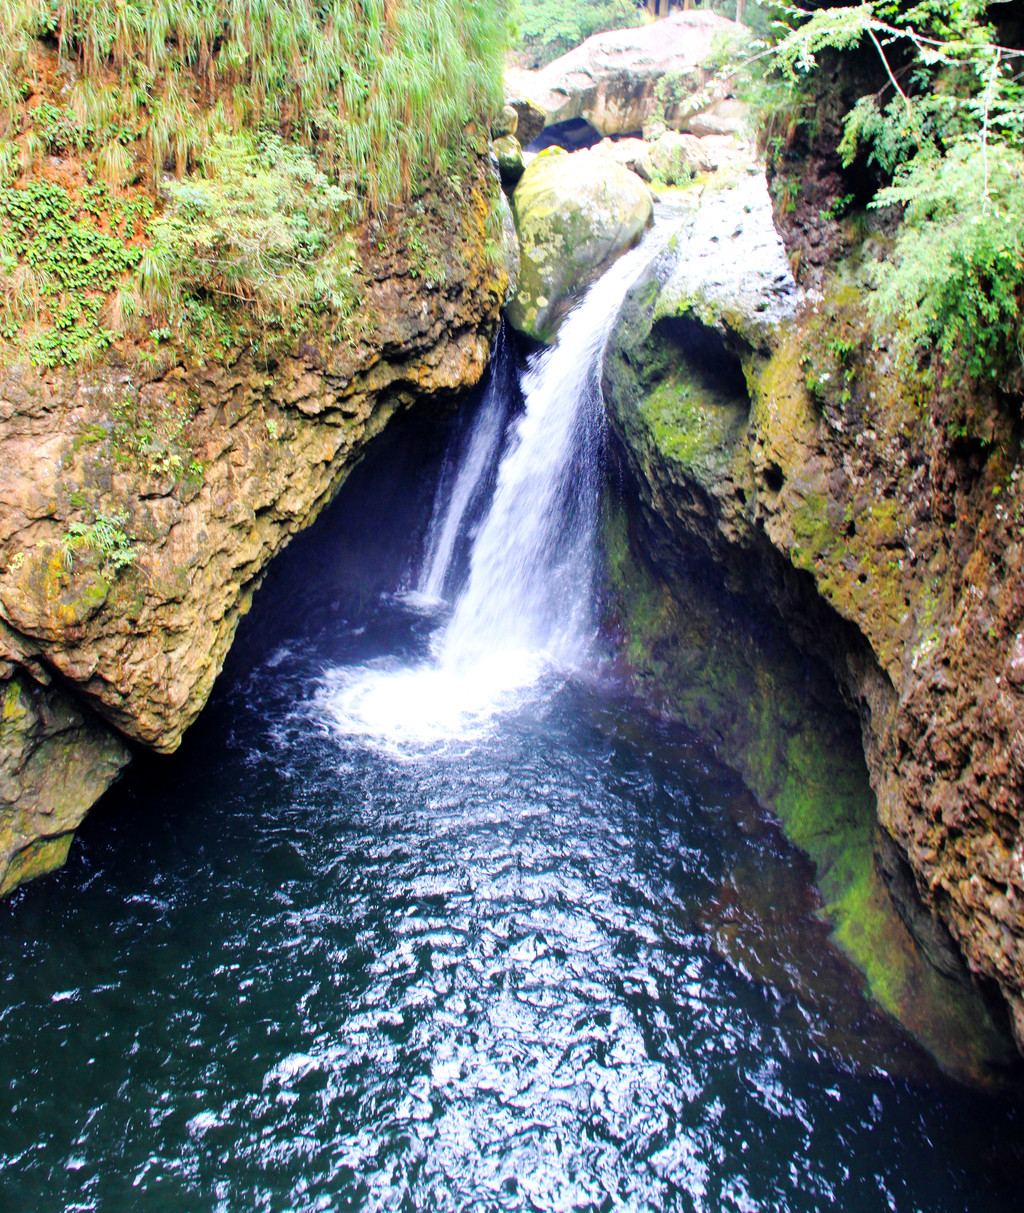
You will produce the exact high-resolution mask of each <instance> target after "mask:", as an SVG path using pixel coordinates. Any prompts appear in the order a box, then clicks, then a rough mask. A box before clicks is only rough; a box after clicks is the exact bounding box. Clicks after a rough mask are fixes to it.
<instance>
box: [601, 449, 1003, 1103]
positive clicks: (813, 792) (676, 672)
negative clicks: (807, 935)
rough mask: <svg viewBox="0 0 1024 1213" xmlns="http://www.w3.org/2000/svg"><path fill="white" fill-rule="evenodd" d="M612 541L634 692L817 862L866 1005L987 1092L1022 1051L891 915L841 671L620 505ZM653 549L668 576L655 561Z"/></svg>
mask: <svg viewBox="0 0 1024 1213" xmlns="http://www.w3.org/2000/svg"><path fill="white" fill-rule="evenodd" d="M684 457H685V456H684ZM604 540H605V556H606V567H607V570H608V577H609V591H608V603H609V607H610V622H611V623H612V624H613V626H614V628H615V630H616V631H617V632H618V634H619V635H620V636H621V637H622V639H623V653H624V656H625V658H626V661H627V663H628V668H629V671H630V674H631V677H632V679H633V683H634V686H635V687H636V688H637V690H639V691H640V692H641V694H642V695H643V697H644V698H645V699H646V700H647V701H648V703H650V704H651V706H652V707H654V708H655V709H656V710H657V711H658V712H659V714H660V715H663V716H669V717H672V718H675V719H678V720H680V721H682V722H684V723H685V724H686V725H687V726H688V727H689V728H691V729H693V731H694V732H696V733H697V734H698V735H700V736H702V737H703V738H704V739H705V740H707V741H708V742H709V743H711V744H713V745H714V746H715V750H716V753H717V755H718V756H719V757H720V758H721V759H722V760H723V761H725V762H726V763H727V764H729V765H730V766H732V767H733V768H734V769H735V770H736V771H738V773H739V774H740V775H741V776H742V777H743V779H744V780H745V781H746V783H747V785H748V786H749V787H750V789H751V791H752V792H753V793H754V795H755V796H756V797H757V799H758V800H759V801H760V802H761V803H762V804H763V805H765V806H767V807H768V808H770V809H772V810H773V811H774V812H775V813H776V814H777V816H778V819H779V821H780V823H781V825H782V828H783V831H784V832H785V834H786V836H787V837H788V838H789V839H790V840H791V841H792V842H793V843H795V844H796V845H797V846H798V847H799V848H800V849H801V850H803V851H804V852H805V853H806V854H807V855H808V856H809V857H810V859H811V860H812V861H813V863H814V867H815V875H816V883H817V885H818V889H819V891H820V894H821V909H822V912H823V914H824V916H825V917H826V918H827V920H828V921H829V923H830V924H831V926H832V928H833V939H834V941H835V943H836V944H837V945H838V947H839V949H840V950H841V951H842V952H843V953H844V954H845V955H846V956H847V958H848V959H849V960H851V961H852V962H853V963H854V964H855V965H856V966H857V968H858V969H860V971H861V972H862V973H863V975H864V979H865V987H866V991H867V993H868V994H869V995H870V996H871V997H872V998H873V999H874V1000H875V1001H876V1002H877V1003H878V1004H879V1005H880V1006H881V1007H883V1008H884V1009H885V1010H886V1011H887V1012H888V1013H889V1014H890V1015H892V1016H893V1017H894V1018H895V1019H897V1020H898V1021H899V1022H900V1023H901V1024H902V1025H903V1026H904V1027H905V1028H906V1029H907V1030H908V1031H909V1032H910V1033H911V1035H913V1036H914V1037H915V1038H916V1039H917V1040H918V1041H919V1042H920V1043H921V1044H923V1045H924V1046H925V1048H927V1049H928V1050H929V1051H930V1052H931V1053H932V1054H933V1055H934V1056H935V1057H936V1058H937V1059H938V1061H939V1062H940V1064H942V1065H943V1066H944V1067H945V1068H947V1069H948V1070H950V1071H951V1072H953V1073H956V1074H958V1075H960V1076H961V1077H964V1078H967V1079H972V1080H979V1081H988V1080H990V1079H991V1078H993V1077H998V1076H999V1075H1000V1074H1001V1073H1002V1072H1003V1071H1004V1070H1006V1071H1009V1070H1010V1068H1011V1066H1012V1064H1013V1052H1012V1046H1011V1045H1010V1042H1009V1041H1008V1039H1007V1038H1006V1036H1005V1034H1004V1033H1003V1032H1001V1031H1000V1029H999V1028H998V1027H997V1026H996V1024H995V1022H994V1021H993V1020H992V1018H991V1017H990V1015H989V1012H988V1010H987V1008H986V1006H985V1004H984V1003H983V1002H982V1000H981V999H980V998H979V996H978V995H977V994H976V993H975V991H974V990H973V988H972V987H971V985H970V982H969V979H968V977H967V973H966V970H965V968H964V966H963V964H962V962H961V961H960V960H959V957H958V956H957V954H956V951H955V948H953V947H952V944H951V942H950V941H948V939H947V940H946V941H945V946H943V945H942V944H941V943H940V944H938V945H936V947H935V948H933V949H932V951H931V952H929V953H928V954H927V955H926V954H925V953H924V952H923V950H922V948H921V946H920V944H919V942H918V940H917V939H916V938H914V937H913V936H912V935H911V933H910V931H909V930H908V929H907V927H906V925H905V923H904V921H903V916H902V915H901V913H899V912H897V908H896V907H895V906H894V905H893V902H892V900H891V898H890V895H889V892H888V887H887V886H888V884H889V881H888V879H887V878H886V876H887V874H886V872H885V870H884V868H885V865H886V864H887V863H891V855H890V854H889V852H888V851H887V850H886V849H884V848H883V847H882V845H881V844H882V843H884V842H885V837H884V835H883V836H880V834H879V829H878V825H877V819H876V808H875V798H874V795H873V793H872V790H871V785H870V783H869V780H868V772H867V769H866V766H865V763H864V757H863V754H862V751H861V747H860V739H859V729H858V721H857V718H856V717H855V716H854V715H853V713H852V712H850V710H849V708H847V707H846V705H845V704H844V703H843V702H842V700H841V698H840V696H839V693H838V690H837V688H836V686H835V684H834V682H833V681H832V679H831V677H830V675H829V673H828V671H827V670H826V669H824V668H823V667H822V666H821V665H820V664H817V663H814V662H811V661H808V659H807V658H806V656H805V655H804V654H802V653H801V652H800V651H799V650H798V649H797V648H796V647H795V645H794V644H793V643H792V641H791V640H790V639H789V637H788V636H787V635H786V633H785V629H784V628H783V627H782V626H781V625H780V621H779V620H778V619H777V618H774V619H773V618H772V615H773V612H772V611H771V610H770V608H767V609H766V607H765V605H764V603H761V604H758V603H756V602H754V601H751V600H750V599H745V598H744V597H743V596H741V595H739V594H736V593H734V592H732V591H731V590H730V589H729V588H728V586H727V583H728V582H729V580H730V576H729V572H728V571H727V570H724V569H716V568H715V566H714V564H713V563H712V562H711V561H710V560H709V559H708V557H707V554H706V553H704V554H701V553H700V551H699V548H698V546H697V545H696V544H693V545H692V546H691V545H688V544H686V543H685V542H684V543H682V544H680V545H679V546H677V547H675V548H674V557H673V556H672V555H671V551H670V548H669V547H668V546H667V543H666V541H665V539H664V537H661V538H659V537H658V536H657V535H656V534H652V533H651V532H650V531H648V529H647V526H646V524H645V523H644V522H643V521H642V520H641V519H640V518H639V517H637V518H633V519H629V518H627V515H626V512H625V511H624V510H623V509H622V508H621V507H620V506H618V505H613V504H612V503H609V505H608V508H607V511H606V522H605V528H604ZM676 542H677V543H678V540H676ZM652 550H653V551H654V552H656V553H657V554H658V556H659V557H660V560H661V562H662V565H663V567H666V566H667V567H668V568H669V569H670V572H669V574H668V576H667V577H664V578H663V577H662V575H661V574H660V571H655V570H654V569H653V568H652V567H651V566H650V565H649V563H648V562H647V559H646V557H645V556H644V555H642V553H644V552H645V551H652ZM684 552H685V555H683V553H684ZM736 572H738V570H734V574H735V573H736ZM733 580H735V581H736V582H740V581H741V580H742V578H741V577H739V576H735V575H734V577H733ZM888 845H889V848H891V845H892V844H891V842H890V843H889V844H888ZM918 912H923V911H921V910H920V907H918ZM929 921H930V920H929ZM931 928H932V930H934V929H935V924H934V923H931Z"/></svg>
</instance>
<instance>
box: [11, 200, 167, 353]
mask: <svg viewBox="0 0 1024 1213" xmlns="http://www.w3.org/2000/svg"><path fill="white" fill-rule="evenodd" d="M0 212H2V214H3V216H4V222H3V227H2V229H0V333H2V335H3V336H4V337H6V338H7V339H8V340H10V339H13V338H14V337H15V336H16V335H17V333H18V329H19V328H20V327H22V326H25V325H29V324H32V325H33V326H34V327H33V328H32V331H31V336H30V339H29V352H30V355H31V357H32V359H33V360H34V361H35V362H38V363H41V364H43V365H44V366H55V365H56V364H57V363H60V362H75V361H78V360H79V359H80V358H87V357H90V356H93V355H96V354H99V353H101V352H102V351H103V350H104V349H106V347H107V346H108V345H109V344H110V341H111V339H112V336H113V334H112V332H111V329H110V328H109V327H108V325H107V316H106V315H105V313H104V307H105V304H106V300H107V297H108V296H109V295H110V293H111V292H112V291H114V290H115V288H116V287H117V286H118V284H119V283H120V282H121V280H122V279H123V278H124V276H125V275H126V274H127V273H129V272H130V271H132V270H134V268H135V267H136V265H138V262H139V259H140V256H141V253H140V250H139V248H138V246H137V245H136V244H135V243H133V238H134V236H135V235H136V225H137V224H139V223H140V221H141V222H144V221H145V219H146V218H148V216H149V214H151V213H152V204H151V203H150V202H149V200H148V199H146V198H128V199H114V198H112V197H110V195H109V194H108V193H107V191H106V189H105V187H103V186H86V187H85V188H84V189H83V190H82V191H81V193H80V196H79V197H78V199H76V200H75V201H72V198H71V196H70V195H69V194H68V191H67V190H66V189H64V188H62V187H61V186H59V185H57V184H55V183H54V182H52V181H45V180H41V179H38V178H35V179H32V180H29V181H27V182H26V183H25V184H24V186H22V187H20V188H14V187H8V188H5V189H0ZM101 223H102V224H103V225H104V226H105V227H106V228H107V229H108V230H107V231H104V230H102V228H101ZM44 311H45V312H46V314H47V316H48V319H49V324H46V325H38V324H35V322H36V321H38V320H39V318H40V315H41V314H42V313H43V312H44Z"/></svg>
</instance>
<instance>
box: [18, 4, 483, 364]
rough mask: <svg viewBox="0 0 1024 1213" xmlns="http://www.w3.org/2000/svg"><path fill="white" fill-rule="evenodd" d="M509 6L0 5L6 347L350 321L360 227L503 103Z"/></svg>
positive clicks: (462, 147)
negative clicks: (356, 227)
mask: <svg viewBox="0 0 1024 1213" xmlns="http://www.w3.org/2000/svg"><path fill="white" fill-rule="evenodd" d="M502 10H503V6H501V5H500V4H499V3H498V2H497V0H483V2H482V3H480V4H475V5H471V6H463V5H458V4H456V3H454V0H418V2H417V3H416V4H411V3H398V2H396V0H361V2H360V3H358V4H356V3H352V2H351V0H174V2H172V0H0V206H2V210H0V335H2V336H3V337H5V338H6V339H7V340H14V339H15V338H17V339H18V340H19V341H20V343H21V344H22V346H23V347H27V352H28V354H29V356H30V357H31V358H32V359H33V361H35V362H38V363H42V364H45V365H48V366H53V365H56V364H58V363H62V362H63V363H73V362H76V361H79V360H81V359H83V358H90V357H95V356H96V355H97V354H101V353H102V352H103V351H104V350H105V349H106V347H107V346H108V345H109V344H110V343H111V341H113V340H114V339H116V337H117V336H119V335H121V334H122V333H124V332H130V331H132V330H133V329H134V330H135V331H136V335H139V334H140V333H143V334H144V333H150V334H152V336H153V339H154V340H156V341H159V340H160V338H161V337H170V336H172V334H173V335H175V339H177V336H178V335H183V339H184V337H187V335H188V334H189V333H191V334H192V335H193V336H194V337H195V338H196V340H199V338H200V337H212V339H213V340H218V339H222V340H224V341H225V342H230V340H231V333H230V328H231V326H230V325H226V324H225V319H224V317H225V315H228V314H232V311H233V314H234V315H236V316H237V317H238V318H239V323H240V324H243V325H244V324H249V323H251V322H252V321H255V323H256V326H257V329H258V330H259V331H264V330H265V329H266V327H267V326H272V327H273V326H277V327H278V328H283V327H286V326H287V325H288V324H290V323H294V321H295V319H296V317H297V315H298V314H299V313H304V314H306V315H313V316H327V317H329V318H331V321H332V323H337V322H339V320H342V319H344V317H345V316H346V315H347V314H348V313H349V312H350V311H351V309H352V305H353V302H354V291H353V286H352V265H351V261H352V242H351V238H350V236H348V235H347V234H346V232H347V229H349V228H351V226H352V225H353V224H354V223H355V222H357V221H359V220H361V219H364V218H367V217H370V218H372V217H374V216H376V215H379V214H380V213H381V212H382V211H383V210H384V209H385V208H386V207H388V206H389V205H390V204H392V203H393V202H395V201H398V200H399V199H403V198H406V199H407V198H409V197H410V196H411V195H412V194H414V193H416V192H418V191H419V190H421V189H422V188H423V186H424V185H425V183H426V181H427V179H428V178H430V177H431V176H432V175H442V176H453V175H457V173H458V172H459V171H460V168H459V166H460V164H461V163H462V162H463V160H464V157H465V155H466V147H467V144H466V140H467V130H468V131H471V130H472V124H473V123H474V122H479V123H480V124H481V125H482V126H486V124H487V123H488V122H489V121H490V119H491V117H492V116H493V115H494V114H496V113H497V111H498V110H499V109H500V107H501V104H502V100H503V95H502V86H501V66H502V53H503V50H504V46H505V41H506V21H505V16H504V14H503V11H502ZM51 157H52V158H54V159H48V158H51ZM190 339H191V338H190Z"/></svg>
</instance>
